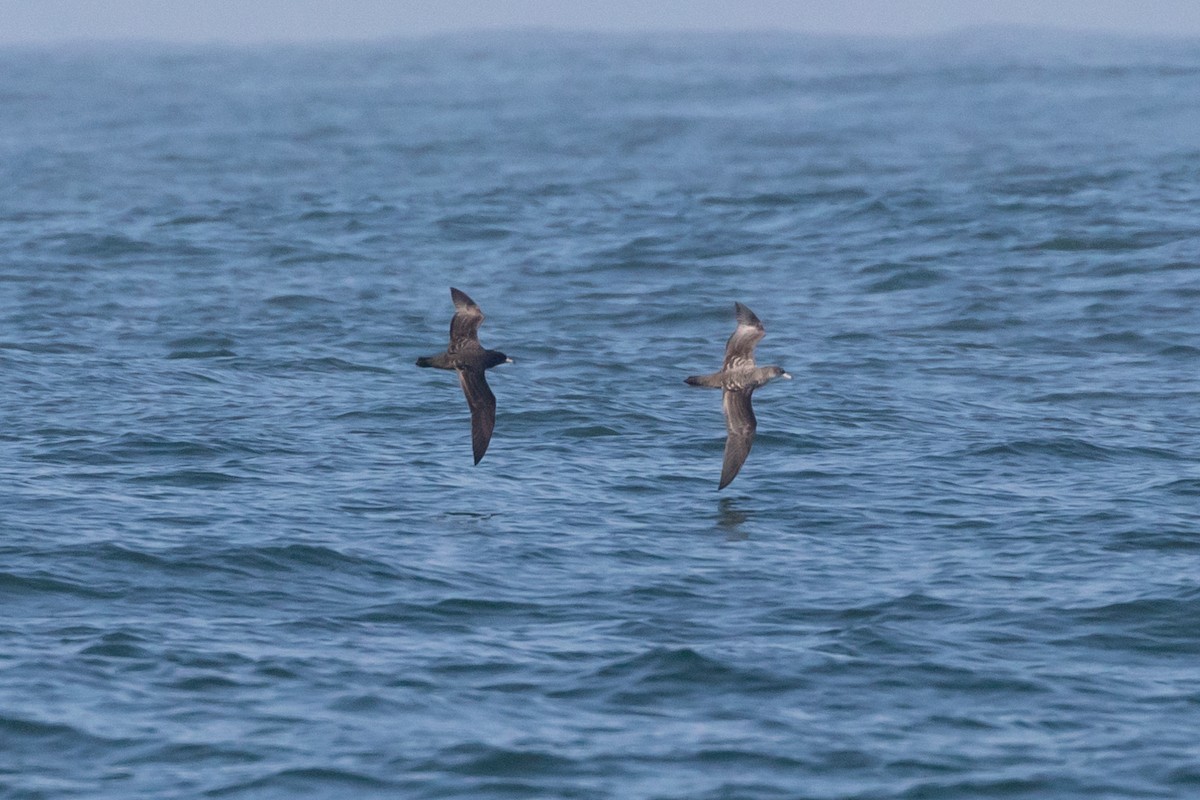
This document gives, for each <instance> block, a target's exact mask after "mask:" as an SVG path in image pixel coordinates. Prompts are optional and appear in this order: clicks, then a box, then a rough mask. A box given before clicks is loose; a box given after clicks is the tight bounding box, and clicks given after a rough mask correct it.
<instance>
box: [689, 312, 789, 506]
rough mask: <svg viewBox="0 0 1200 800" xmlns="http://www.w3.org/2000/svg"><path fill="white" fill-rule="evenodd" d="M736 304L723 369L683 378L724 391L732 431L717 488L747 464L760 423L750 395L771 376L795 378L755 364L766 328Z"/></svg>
mask: <svg viewBox="0 0 1200 800" xmlns="http://www.w3.org/2000/svg"><path fill="white" fill-rule="evenodd" d="M733 306H734V309H735V310H736V311H737V323H738V324H737V328H735V329H734V331H733V335H732V336H730V337H729V341H728V342H726V343H725V363H724V364H723V365H722V366H721V371H720V372H714V373H713V374H711V375H693V376H692V377H690V378H685V379H684V383H687V384H690V385H692V386H707V387H709V388H710V389H723V390H724V398H723V406H724V408H725V427H726V428H728V430H729V436H728V437H727V438H726V439H725V463H724V464H723V465H722V466H721V485H720V486H718V487H717V490H718V491H720V490H721V489H724V488H725V487H726V486H728V485H729V482H730V481H732V480H733V479H734V477H736V476H737V474H738V470H740V469H741V468H742V464H744V463H746V456H748V455H750V446H751V445H752V444H754V429H755V427H756V426H757V425H758V423H757V421H756V420H755V419H754V409H753V408H751V406H750V395H751V394H752V393H753V392H754V390H755V389H757V388H758V387H760V386H763V385H764V384H766V383H767V382H768V381H770V380H771V379H772V378H789V379H790V378H791V377H792V376H791V375H788V374H787V373H786V372H784V371H783V367H776V366H770V367H759V366H755V364H754V346H755V345H756V344H758V340H759V339H761V338H763V336H764V335H766V331H764V330H763V325H762V322H760V321H759V319H758V317H756V316H754V312H753V311H751V310H750V309H748V308H746V307H745V306H744V305H742V304H741V303H734V304H733Z"/></svg>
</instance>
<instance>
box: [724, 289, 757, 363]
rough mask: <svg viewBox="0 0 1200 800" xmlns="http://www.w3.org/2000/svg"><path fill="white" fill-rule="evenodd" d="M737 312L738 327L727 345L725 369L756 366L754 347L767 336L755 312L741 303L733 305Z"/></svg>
mask: <svg viewBox="0 0 1200 800" xmlns="http://www.w3.org/2000/svg"><path fill="white" fill-rule="evenodd" d="M733 306H734V309H735V311H736V312H737V327H736V328H734V330H733V335H731V336H730V337H729V341H728V342H726V343H725V367H724V368H725V369H730V368H731V367H735V366H738V367H743V366H748V367H752V366H754V347H755V345H757V344H758V342H759V340H760V339H762V338H763V336H765V335H766V331H765V330H763V324H762V322H761V321H759V319H758V317H756V316H754V312H753V311H751V310H750V309H748V308H746V307H745V306H744V305H742V304H741V303H736V302H735V303H734V304H733Z"/></svg>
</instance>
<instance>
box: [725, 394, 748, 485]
mask: <svg viewBox="0 0 1200 800" xmlns="http://www.w3.org/2000/svg"><path fill="white" fill-rule="evenodd" d="M751 391H752V390H750V389H742V390H740V391H731V390H728V389H727V390H726V391H725V396H724V398H723V402H722V405H723V406H724V409H725V427H726V428H727V429H728V430H729V436H728V437H726V439H725V461H724V463H723V464H722V465H721V484H720V485H719V486H718V487H717V489H718V490H721V489H724V488H725V487H726V486H728V485H729V482H730V481H732V480H733V479H734V478H735V477H736V476H737V474H738V470H740V469H741V468H742V464H745V463H746V456H748V455H750V446H751V445H753V444H754V430H755V428H757V427H758V422H757V420H755V419H754V409H753V408H752V407H751V406H750V394H751Z"/></svg>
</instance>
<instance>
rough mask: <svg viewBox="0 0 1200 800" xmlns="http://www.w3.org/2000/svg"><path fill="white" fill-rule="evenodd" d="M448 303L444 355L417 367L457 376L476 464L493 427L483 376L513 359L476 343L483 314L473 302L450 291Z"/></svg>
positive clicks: (491, 404) (493, 404) (492, 408)
mask: <svg viewBox="0 0 1200 800" xmlns="http://www.w3.org/2000/svg"><path fill="white" fill-rule="evenodd" d="M450 299H451V300H453V301H454V316H453V317H452V318H451V319H450V344H449V345H448V346H447V347H446V350H445V352H443V353H438V354H437V355H435V356H423V357H421V358H418V359H417V366H418V367H433V368H434V369H447V370H454V371H455V372H457V373H458V382H459V385H460V386H461V387H462V391H463V395H465V396H466V398H467V406H469V407H470V409H471V449H472V452H473V454H474V456H475V463H476V464H478V463H479V460H480V459H481V458H483V454H484V453H486V452H487V449H488V444H489V443H490V442H491V440H492V431H493V430H494V429H495V427H496V395H494V394H492V389H491V387H490V386H488V382H487V378H486V377H485V376H484V372H485V371H486V370H489V369H491V368H492V367H494V366H497V365H498V364H504V363H512V359H511V358H509V357H508V356H506V355H505V354H504V353H501V352H500V351H499V350H487V349H485V348H484V347H483V345H481V344H480V343H479V325H480V324H481V323H482V322H483V311H482V310H481V309H480V308H479V306H478V305H477V304H476V303H475V301H474V300H472V299H471V298H470V297H467V294H466V293H465V292H462V291H460V290H458V289H455V288H453V287H452V288H451V289H450Z"/></svg>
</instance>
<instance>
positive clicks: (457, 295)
mask: <svg viewBox="0 0 1200 800" xmlns="http://www.w3.org/2000/svg"><path fill="white" fill-rule="evenodd" d="M450 299H451V300H453V301H454V305H455V306H461V305H467V306H473V305H475V301H474V300H472V299H471V298H470V297H468V296H467V293H466V292H464V291H463V290H462V289H455V288H454V287H453V286H451V287H450Z"/></svg>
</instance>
